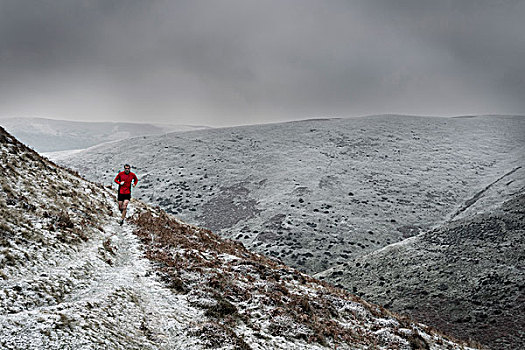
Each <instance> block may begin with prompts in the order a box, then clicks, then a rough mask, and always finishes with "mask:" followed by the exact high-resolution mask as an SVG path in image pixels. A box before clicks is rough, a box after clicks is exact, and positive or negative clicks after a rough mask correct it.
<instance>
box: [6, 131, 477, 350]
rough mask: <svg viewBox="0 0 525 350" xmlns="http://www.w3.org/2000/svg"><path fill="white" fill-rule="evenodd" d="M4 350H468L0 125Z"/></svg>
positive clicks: (437, 333) (424, 327) (455, 342)
mask: <svg viewBox="0 0 525 350" xmlns="http://www.w3.org/2000/svg"><path fill="white" fill-rule="evenodd" d="M0 151H1V153H0V170H1V175H2V176H1V178H0V180H1V191H0V214H1V215H0V233H1V236H0V347H1V348H2V349H69V348H70V349H101V348H103V349H206V348H213V349H224V350H226V349H327V348H330V349H332V348H335V347H337V348H338V349H369V348H378V349H392V348H396V349H411V348H430V349H470V348H468V347H466V346H464V345H462V344H461V343H458V342H457V341H454V340H452V339H451V338H447V337H445V336H443V335H441V334H440V333H439V332H436V331H434V330H432V329H430V328H428V327H426V326H424V325H422V324H418V323H415V322H413V321H412V320H410V319H409V318H406V317H401V316H399V315H396V314H393V313H391V312H388V311H387V310H384V309H382V308H380V307H378V306H376V305H372V304H369V303H367V302H365V301H364V300H361V299H359V298H357V297H355V296H353V295H350V294H348V293H347V292H345V291H343V290H340V289H337V288H334V287H332V286H330V285H328V284H325V283H322V282H320V281H318V280H315V279H313V278H311V277H309V276H307V275H304V274H302V273H300V272H298V271H296V270H294V269H292V268H290V267H287V266H285V265H282V264H280V263H279V262H275V261H272V260H269V259H267V258H265V257H263V256H260V255H257V254H254V253H252V252H249V251H248V250H246V249H245V248H244V247H243V246H242V245H240V244H238V243H235V242H231V241H225V240H222V239H220V238H219V237H218V236H216V235H214V234H213V233H212V232H210V231H207V230H204V229H201V228H198V227H195V226H192V225H188V224H185V223H183V222H180V221H179V220H177V219H175V218H174V217H172V216H169V215H167V214H166V213H164V212H163V211H161V210H160V209H154V208H151V207H149V206H147V205H145V204H143V203H141V202H139V201H133V202H132V205H131V207H132V208H131V212H130V215H131V216H132V217H131V218H130V220H128V221H127V222H126V223H125V225H124V226H122V227H121V226H119V225H118V224H117V222H118V220H117V218H118V212H117V211H116V205H115V202H114V198H113V193H111V192H109V191H108V190H107V189H106V188H104V187H102V186H99V185H95V184H93V183H91V182H88V181H86V180H84V179H82V178H80V177H79V176H78V175H77V174H75V173H74V172H71V171H69V170H67V169H63V168H60V167H57V166H55V165H54V164H53V163H50V162H49V161H47V160H45V159H43V158H41V157H40V156H39V155H38V154H37V153H35V152H33V151H31V150H30V149H28V148H26V147H25V146H23V145H22V144H20V143H18V142H17V141H16V140H15V139H14V138H13V137H12V136H10V135H8V134H6V133H5V132H4V131H3V130H2V129H0Z"/></svg>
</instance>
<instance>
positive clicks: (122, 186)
mask: <svg viewBox="0 0 525 350" xmlns="http://www.w3.org/2000/svg"><path fill="white" fill-rule="evenodd" d="M130 169H131V167H130V165H129V164H125V165H124V171H121V172H120V173H118V175H117V176H116V177H115V180H114V181H115V182H116V183H117V184H118V197H117V199H118V209H119V210H120V212H121V213H122V218H121V220H120V226H122V224H123V223H124V219H125V218H126V209H127V208H128V203H129V201H130V200H131V181H133V187H135V186H137V182H139V179H137V175H135V174H134V173H132V172H131V171H130Z"/></svg>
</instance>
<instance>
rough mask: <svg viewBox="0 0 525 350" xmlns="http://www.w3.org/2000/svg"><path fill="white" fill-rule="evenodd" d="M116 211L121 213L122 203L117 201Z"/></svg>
mask: <svg viewBox="0 0 525 350" xmlns="http://www.w3.org/2000/svg"><path fill="white" fill-rule="evenodd" d="M118 210H120V212H121V213H122V201H118Z"/></svg>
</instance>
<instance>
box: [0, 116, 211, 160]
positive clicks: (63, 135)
mask: <svg viewBox="0 0 525 350" xmlns="http://www.w3.org/2000/svg"><path fill="white" fill-rule="evenodd" d="M0 125H1V126H3V127H4V128H5V129H6V130H7V131H9V132H10V133H11V134H13V135H14V136H15V137H17V138H18V139H19V140H20V141H21V142H23V143H26V144H28V145H31V147H32V148H34V149H35V150H36V151H38V152H41V153H42V152H57V151H64V150H76V149H84V148H88V147H91V146H94V145H98V144H100V143H104V142H111V141H117V140H122V139H128V138H131V137H136V136H143V135H159V134H164V133H168V132H175V131H188V130H198V129H205V128H207V127H204V126H192V125H155V124H137V123H109V122H108V123H102V122H100V123H94V122H73V121H66V120H55V119H46V118H0Z"/></svg>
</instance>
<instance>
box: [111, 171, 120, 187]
mask: <svg viewBox="0 0 525 350" xmlns="http://www.w3.org/2000/svg"><path fill="white" fill-rule="evenodd" d="M113 181H115V183H116V184H119V185H120V173H118V174H117V176H116V177H115V180H113Z"/></svg>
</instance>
